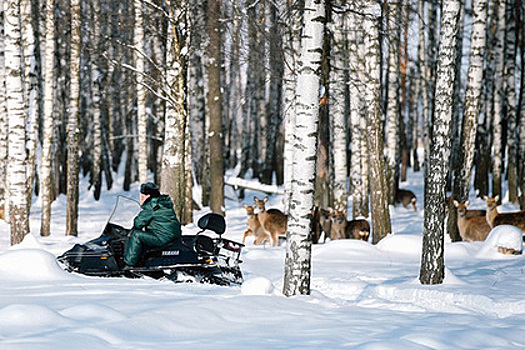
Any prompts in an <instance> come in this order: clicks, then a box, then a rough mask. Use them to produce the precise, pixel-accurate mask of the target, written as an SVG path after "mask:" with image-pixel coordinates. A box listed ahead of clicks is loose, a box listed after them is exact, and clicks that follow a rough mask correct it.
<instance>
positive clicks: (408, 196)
mask: <svg viewBox="0 0 525 350" xmlns="http://www.w3.org/2000/svg"><path fill="white" fill-rule="evenodd" d="M416 202H417V198H416V195H415V194H414V192H412V191H409V190H402V189H398V190H397V191H396V197H395V203H396V204H402V205H403V207H405V208H406V209H408V206H409V205H412V208H414V210H417V207H416Z"/></svg>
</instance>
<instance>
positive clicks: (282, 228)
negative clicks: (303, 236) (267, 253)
mask: <svg viewBox="0 0 525 350" xmlns="http://www.w3.org/2000/svg"><path fill="white" fill-rule="evenodd" d="M253 200H254V201H255V208H256V209H257V217H258V218H259V223H260V224H261V227H262V229H263V231H264V232H265V233H266V234H268V235H269V236H270V237H271V239H272V246H274V247H275V246H277V245H278V244H279V236H281V237H282V236H286V220H287V216H286V215H284V213H283V212H282V211H280V210H279V209H268V210H266V202H267V201H268V197H264V198H263V199H259V198H257V197H253Z"/></svg>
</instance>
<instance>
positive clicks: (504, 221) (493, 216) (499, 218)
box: [483, 196, 525, 235]
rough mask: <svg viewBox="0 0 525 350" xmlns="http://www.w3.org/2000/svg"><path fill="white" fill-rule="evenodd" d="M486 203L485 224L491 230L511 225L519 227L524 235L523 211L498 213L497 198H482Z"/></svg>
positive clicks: (524, 213)
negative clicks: (499, 226) (486, 223)
mask: <svg viewBox="0 0 525 350" xmlns="http://www.w3.org/2000/svg"><path fill="white" fill-rule="evenodd" d="M483 199H485V200H486V201H487V216H486V217H487V222H488V224H489V225H490V227H491V228H494V227H496V226H498V225H513V226H516V227H519V228H520V229H521V231H522V232H523V234H524V235H525V211H519V212H513V213H499V212H498V200H499V196H496V197H494V198H489V197H487V196H485V197H483Z"/></svg>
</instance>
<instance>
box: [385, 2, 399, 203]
mask: <svg viewBox="0 0 525 350" xmlns="http://www.w3.org/2000/svg"><path fill="white" fill-rule="evenodd" d="M387 6H388V9H387V12H388V16H387V17H388V20H387V21H388V88H387V89H388V99H387V111H386V112H387V136H386V138H387V139H386V146H387V151H386V154H387V157H386V158H387V166H386V168H387V176H388V177H387V182H388V203H389V204H394V199H395V195H396V191H397V187H398V176H399V170H398V161H397V160H398V154H399V118H400V109H399V87H400V84H399V35H400V31H399V29H398V28H399V19H400V5H399V4H397V3H396V2H395V1H393V2H390V3H389V4H388V5H387Z"/></svg>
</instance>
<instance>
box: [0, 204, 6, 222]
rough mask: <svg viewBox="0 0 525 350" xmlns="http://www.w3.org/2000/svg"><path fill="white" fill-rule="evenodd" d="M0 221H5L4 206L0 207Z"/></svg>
mask: <svg viewBox="0 0 525 350" xmlns="http://www.w3.org/2000/svg"><path fill="white" fill-rule="evenodd" d="M0 219H2V220H5V207H4V205H3V204H2V205H0Z"/></svg>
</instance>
